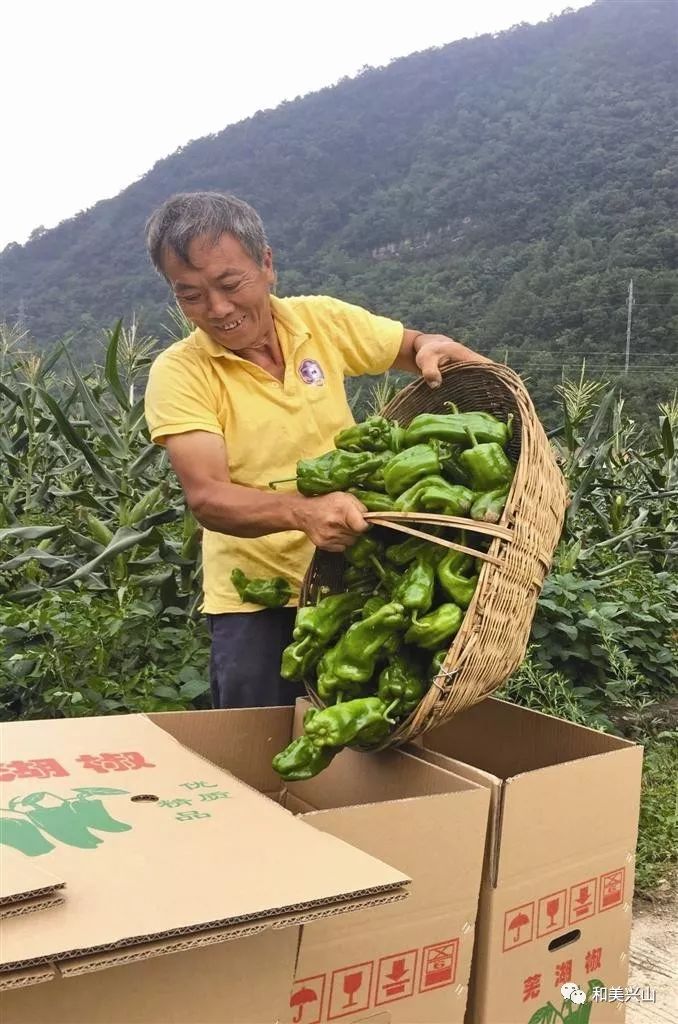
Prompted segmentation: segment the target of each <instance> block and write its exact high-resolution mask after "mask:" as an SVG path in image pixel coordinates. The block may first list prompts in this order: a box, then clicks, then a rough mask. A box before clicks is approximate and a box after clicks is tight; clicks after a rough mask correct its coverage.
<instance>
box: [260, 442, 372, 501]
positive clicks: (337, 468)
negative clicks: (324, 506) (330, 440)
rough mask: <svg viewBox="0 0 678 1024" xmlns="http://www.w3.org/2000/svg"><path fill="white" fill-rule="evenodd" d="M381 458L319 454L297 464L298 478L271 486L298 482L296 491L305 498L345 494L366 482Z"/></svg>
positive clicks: (332, 453) (337, 451)
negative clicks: (338, 493)
mask: <svg viewBox="0 0 678 1024" xmlns="http://www.w3.org/2000/svg"><path fill="white" fill-rule="evenodd" d="M382 463H383V459H382V457H381V455H378V454H373V453H370V452H344V451H340V450H339V449H333V450H332V451H331V452H325V453H324V455H318V456H317V458H315V459H300V460H299V462H297V475H296V477H291V478H284V479H281V480H271V481H270V483H269V485H268V486H269V487H273V488H274V489H275V485H276V484H281V483H285V482H286V480H287V479H293V480H296V484H297V490H298V491H299V493H300V494H303V495H305V496H306V497H314V496H315V495H319V494H331V493H332V492H333V491H346V490H348V488H349V487H354V486H355V485H356V484H359V483H363V482H364V481H365V480H366V479H367V477H368V476H369V475H370V473H372V472H373V471H374V470H375V469H376V468H377V467H379V466H381V465H382Z"/></svg>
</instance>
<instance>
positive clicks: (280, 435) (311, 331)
mask: <svg viewBox="0 0 678 1024" xmlns="http://www.w3.org/2000/svg"><path fill="white" fill-rule="evenodd" d="M271 310H272V313H273V319H274V322H275V328H276V332H277V335H278V340H279V342H280V347H281V349H282V354H283V357H284V360H285V378H284V381H283V382H282V383H281V382H280V381H277V380H275V379H274V378H273V377H272V376H271V375H270V374H268V373H266V371H265V370H262V369H261V367H259V366H256V365H255V364H254V363H250V362H248V361H247V360H245V359H242V358H240V357H239V356H236V355H234V354H233V353H232V352H229V351H228V350H227V349H225V348H223V347H222V346H221V345H218V344H217V343H216V342H214V341H212V339H211V338H210V337H209V335H207V334H206V333H205V332H204V331H201V330H199V329H196V330H194V331H193V332H192V333H191V334H190V335H189V336H188V337H187V338H184V339H183V340H182V341H178V342H175V343H174V344H173V345H170V347H169V348H167V349H166V350H165V351H164V352H162V353H161V354H160V355H159V356H158V357H157V358H156V360H155V361H154V363H153V365H152V367H151V371H150V375H149V379H148V386H147V388H146V421H147V423H148V426H149V429H150V432H151V439H152V440H153V441H154V442H156V443H157V444H163V443H164V440H165V438H166V437H168V436H169V435H171V434H182V433H186V432H187V431H189V430H207V431H209V432H210V433H214V434H220V435H222V436H223V438H224V440H225V442H226V447H227V451H228V464H229V472H230V475H231V480H232V481H233V483H236V484H243V485H245V486H247V487H259V488H262V489H264V490H266V489H267V488H268V482H269V480H273V479H276V478H281V477H288V476H289V477H291V476H294V475H295V473H296V464H297V461H298V460H299V459H305V458H313V457H314V456H316V455H322V453H323V452H326V451H329V450H330V449H331V448H333V447H334V437H335V435H336V434H337V433H338V432H339V431H340V430H343V428H344V427H347V426H350V425H351V424H352V423H353V422H354V420H353V416H352V414H351V410H350V408H349V405H348V402H347V400H346V393H345V390H344V377H356V376H359V375H360V374H363V373H370V374H378V373H383V372H384V371H385V370H387V369H388V368H389V367H390V366H392V365H393V363H394V361H395V358H396V356H397V354H398V351H399V349H400V345H401V343H402V338H403V325H402V324H401V323H400V322H398V321H396V320H389V319H387V318H386V317H381V316H375V315H374V314H372V313H369V312H367V310H364V309H361V308H360V307H358V306H353V305H351V304H349V303H347V302H341V301H340V300H338V299H332V298H328V297H326V296H321V295H313V296H300V297H294V298H286V299H278V298H275V296H271ZM283 487H284V488H287V489H289V490H293V489H294V484H293V483H292V484H286V485H283ZM312 555H313V545H312V544H311V542H310V541H309V540H308V538H307V537H306V535H305V534H304V533H301V532H299V531H296V530H295V531H292V530H290V531H286V532H283V533H273V534H269V535H268V536H266V537H255V538H243V537H233V536H230V535H228V534H224V533H215V532H213V531H212V530H205V531H204V533H203V577H204V583H203V585H204V604H203V611H204V612H207V613H208V614H214V615H216V614H219V613H221V612H241V611H257V610H260V609H259V607H258V606H257V605H253V604H242V603H241V601H240V598H239V596H238V593H237V591H236V590H235V588H234V586H233V584H232V583H231V579H230V576H231V570H232V569H233V568H235V567H236V566H238V567H239V568H241V569H242V570H243V572H245V573H246V574H247V575H248V576H251V577H267V576H285V577H286V578H287V579H288V580H289V581H290V583H291V585H292V590H293V594H294V596H293V599H292V600H291V601H290V604H291V605H294V604H296V603H297V598H298V593H299V588H300V586H301V581H302V579H303V576H304V573H305V572H306V569H307V567H308V564H309V562H310V560H311V557H312Z"/></svg>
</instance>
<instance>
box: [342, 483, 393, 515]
mask: <svg viewBox="0 0 678 1024" xmlns="http://www.w3.org/2000/svg"><path fill="white" fill-rule="evenodd" d="M348 493H349V494H354V495H355V497H356V498H357V499H358V501H362V503H363V505H364V506H365V508H366V509H367V511H368V512H395V510H396V507H395V503H394V501H393V499H392V498H389V497H388V496H387V495H386V494H380V493H379V491H361V490H360V489H359V488H355V487H349V491H348Z"/></svg>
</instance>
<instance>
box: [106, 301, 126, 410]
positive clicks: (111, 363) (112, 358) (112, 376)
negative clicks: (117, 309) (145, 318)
mask: <svg viewBox="0 0 678 1024" xmlns="http://www.w3.org/2000/svg"><path fill="white" fill-rule="evenodd" d="M121 330H122V320H118V322H117V324H116V325H115V327H114V328H113V333H112V334H111V340H110V341H109V343H108V348H107V349H106V364H105V366H104V376H105V377H106V380H107V381H108V383H109V384H110V386H111V391H112V392H113V394H114V395H115V397H116V399H117V401H118V405H120V406H121V408H123V409H129V399H128V398H127V395H126V394H125V389H124V388H123V386H122V381H121V380H120V375H119V374H118V343H119V341H120V332H121Z"/></svg>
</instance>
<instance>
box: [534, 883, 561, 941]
mask: <svg viewBox="0 0 678 1024" xmlns="http://www.w3.org/2000/svg"><path fill="white" fill-rule="evenodd" d="M566 903H567V893H566V891H565V889H561V890H560V891H559V892H552V893H550V894H549V895H548V896H542V898H541V899H540V900H539V912H538V915H537V936H538V937H539V938H541V937H542V935H548V934H549V933H550V932H554V931H557V930H558V929H559V928H563V927H564V926H565V909H566Z"/></svg>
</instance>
